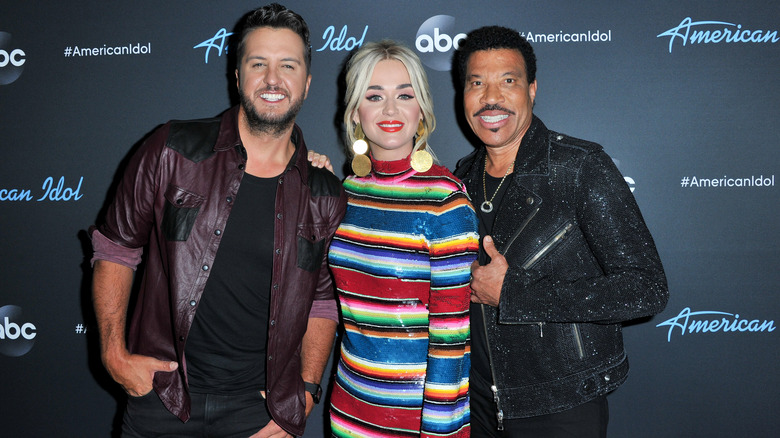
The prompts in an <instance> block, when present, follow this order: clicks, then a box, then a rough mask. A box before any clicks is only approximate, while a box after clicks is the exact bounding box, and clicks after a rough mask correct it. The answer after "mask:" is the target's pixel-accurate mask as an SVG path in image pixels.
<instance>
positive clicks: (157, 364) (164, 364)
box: [152, 359, 179, 372]
mask: <svg viewBox="0 0 780 438" xmlns="http://www.w3.org/2000/svg"><path fill="white" fill-rule="evenodd" d="M152 360H153V362H152V369H153V370H154V371H165V372H170V371H176V369H177V368H179V364H178V363H177V362H174V361H168V360H157V359H152Z"/></svg>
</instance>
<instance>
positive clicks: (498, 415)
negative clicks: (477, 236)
mask: <svg viewBox="0 0 780 438" xmlns="http://www.w3.org/2000/svg"><path fill="white" fill-rule="evenodd" d="M538 211H539V207H536V208H535V209H534V210H533V211H532V212H531V214H529V215H528V217H526V218H525V220H524V221H523V223H522V224H520V227H518V229H517V231H515V233H514V234H513V235H512V237H511V238H510V239H509V240H508V241H507V244H506V246H504V248H503V250H502V251H501V255H504V254H506V252H507V250H509V247H510V246H512V244H513V243H514V242H515V240H516V239H517V237H518V236H519V235H520V233H521V232H523V230H524V229H525V227H526V226H527V225H528V222H531V219H533V217H534V216H536V213H537V212H538ZM479 307H480V309H481V311H482V321H487V318H485V305H484V304H480V306H479ZM482 325H483V326H484V329H485V341H486V342H487V352H488V362H490V377H491V378H492V379H493V382H492V385H490V390H491V391H492V392H493V401H494V402H495V403H496V421H497V422H498V427H497V429H498V430H504V410H503V409H502V407H501V397H499V395H498V386H497V384H496V382H497V380H496V370H495V369H494V367H493V352H492V351H491V349H490V337H489V335H488V331H487V324H484V323H483V324H482ZM541 326H542V325H541V323H539V327H540V328H541Z"/></svg>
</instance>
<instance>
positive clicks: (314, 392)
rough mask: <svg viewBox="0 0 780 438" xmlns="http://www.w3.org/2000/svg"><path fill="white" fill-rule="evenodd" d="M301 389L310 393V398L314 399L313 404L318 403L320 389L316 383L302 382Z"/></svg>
mask: <svg viewBox="0 0 780 438" xmlns="http://www.w3.org/2000/svg"><path fill="white" fill-rule="evenodd" d="M303 388H304V389H305V390H307V391H309V392H310V393H311V397H312V398H313V399H314V404H317V403H319V402H320V398H321V397H322V387H321V386H320V385H318V384H316V383H310V382H303Z"/></svg>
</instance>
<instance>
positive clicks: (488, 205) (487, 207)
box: [479, 157, 515, 213]
mask: <svg viewBox="0 0 780 438" xmlns="http://www.w3.org/2000/svg"><path fill="white" fill-rule="evenodd" d="M513 167H515V163H514V161H513V162H512V163H510V164H509V167H507V168H506V173H505V174H504V177H503V178H501V182H500V183H498V187H496V191H495V192H493V196H491V197H490V200H489V201H488V199H487V189H486V188H485V180H486V179H487V157H485V169H484V170H483V171H482V194H483V195H484V196H485V202H483V203H482V205H480V206H479V209H480V210H482V211H483V212H485V213H490V212H491V211H493V199H494V198H495V197H496V195H497V194H498V191H499V190H500V189H501V184H504V180H505V179H506V177H507V176H508V175H509V173H510V172H512V168H513Z"/></svg>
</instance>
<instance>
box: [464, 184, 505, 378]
mask: <svg viewBox="0 0 780 438" xmlns="http://www.w3.org/2000/svg"><path fill="white" fill-rule="evenodd" d="M486 177H487V178H486V179H485V190H486V191H487V193H488V195H487V199H490V198H491V197H492V199H493V201H492V203H493V211H491V212H490V213H485V212H484V211H482V208H481V206H482V202H483V201H485V194H484V193H482V190H479V193H478V195H477V199H475V200H474V205H475V207H476V210H477V216H478V217H479V236H480V249H479V264H480V265H485V264H487V263H488V261H489V258H488V256H487V254H485V251H484V250H483V249H482V245H481V243H482V238H484V237H485V236H487V235H490V234H491V233H492V232H493V222H495V219H496V213H497V212H498V208H499V206H500V205H501V201H502V200H503V199H504V194H505V193H506V190H507V188H508V187H509V179H510V178H511V175H510V176H507V178H506V180H505V181H504V183H503V184H501V187H498V185H499V183H501V178H495V177H492V176H490V175H489V174H488V175H486ZM481 182H482V181H480V183H481ZM481 188H482V187H481V184H480V189H481ZM497 188H498V193H496V195H495V196H493V193H495V192H496V189H497ZM470 314H471V339H472V343H471V369H472V372H475V373H477V374H478V375H479V376H480V377H482V378H483V379H484V380H487V381H488V382H492V381H493V377H492V375H491V372H490V356H489V355H488V350H487V346H488V343H487V337H486V333H485V323H484V321H483V319H482V308H481V305H479V304H476V303H472V304H471V309H470Z"/></svg>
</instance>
